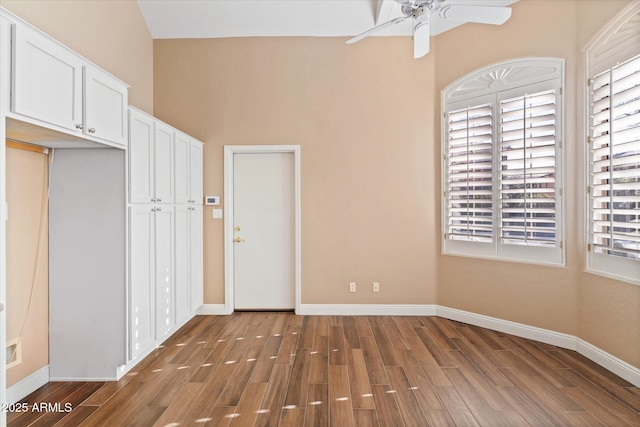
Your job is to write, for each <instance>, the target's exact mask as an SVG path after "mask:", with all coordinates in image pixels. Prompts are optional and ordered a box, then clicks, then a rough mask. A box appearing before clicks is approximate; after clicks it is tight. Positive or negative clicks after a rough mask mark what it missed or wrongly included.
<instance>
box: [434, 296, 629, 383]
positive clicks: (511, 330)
mask: <svg viewBox="0 0 640 427" xmlns="http://www.w3.org/2000/svg"><path fill="white" fill-rule="evenodd" d="M436 314H437V315H438V316H440V317H444V318H446V319H451V320H457V321H458V322H464V323H468V324H470V325H475V326H480V327H482V328H487V329H492V330H494V331H500V332H504V333H506V334H511V335H515V336H518V337H522V338H527V339H531V340H535V341H540V342H543V343H547V344H551V345H555V346H557V347H562V348H566V349H569V350H575V351H577V352H578V353H580V354H581V355H583V356H584V357H586V358H587V359H590V360H592V361H593V362H595V363H597V364H598V365H600V366H602V367H603V368H605V369H607V370H609V371H611V372H613V373H614V374H616V375H618V376H619V377H621V378H624V379H625V380H627V381H629V382H630V383H631V384H633V385H635V386H636V387H640V369H639V368H636V367H635V366H633V365H631V364H629V363H627V362H625V361H624V360H621V359H618V358H617V357H615V356H613V355H611V354H609V353H607V352H606V351H604V350H602V349H601V348H598V347H596V346H595V345H593V344H590V343H588V342H586V341H584V340H583V339H581V338H578V337H576V336H574V335H568V334H563V333H560V332H555V331H550V330H548V329H542V328H537V327H535V326H529V325H524V324H522V323H516V322H511V321H508V320H502V319H496V318H495V317H489V316H484V315H482V314H476V313H470V312H468V311H463V310H457V309H455V308H448V307H443V306H437V308H436Z"/></svg>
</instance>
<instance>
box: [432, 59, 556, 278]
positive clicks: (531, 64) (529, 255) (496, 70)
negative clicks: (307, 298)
mask: <svg viewBox="0 0 640 427" xmlns="http://www.w3.org/2000/svg"><path fill="white" fill-rule="evenodd" d="M563 82H564V59H561V58H523V59H516V60H510V61H505V62H501V63H498V64H494V65H491V66H488V67H485V68H482V69H480V70H476V71H474V72H472V73H470V74H468V75H466V76H464V77H462V78H460V79H458V80H457V81H455V82H453V83H452V84H450V85H449V86H447V87H446V88H445V89H444V90H443V91H442V105H441V108H442V116H441V120H442V138H441V143H442V153H443V156H442V160H441V161H442V163H441V164H442V167H441V172H442V177H441V179H442V181H441V182H442V194H443V203H442V221H441V223H442V227H443V232H442V236H441V242H442V245H441V253H442V254H443V255H453V256H462V257H472V258H481V259H493V260H502V261H514V262H519V263H526V264H537V265H546V266H555V267H565V265H566V264H565V262H566V261H565V260H566V256H565V246H566V245H565V244H564V242H565V232H564V230H565V215H564V212H565V203H564V200H565V197H563V191H564V168H563V159H564V145H565V144H564V143H563V141H564V134H565V133H564V123H565V120H564V115H565V112H564V110H565V109H564V93H563V89H562V87H563ZM548 89H558V90H559V92H558V101H559V104H558V106H557V111H558V116H557V117H558V119H557V120H558V122H557V125H556V127H557V130H558V132H557V134H556V144H557V145H556V190H557V191H556V207H557V209H556V212H557V216H556V218H557V240H558V245H556V247H554V248H543V247H532V246H517V245H503V244H501V243H500V237H499V233H498V230H499V223H500V217H499V207H500V206H499V202H497V201H499V199H500V196H499V192H500V186H499V185H497V180H496V179H495V176H494V181H493V182H494V185H493V220H494V239H493V240H494V241H493V242H491V243H485V242H469V241H456V240H449V239H446V237H445V233H446V232H447V228H448V206H447V205H448V203H447V198H446V191H447V182H448V163H447V157H446V153H447V149H448V145H447V129H448V127H447V113H448V112H449V111H452V110H456V109H460V108H464V107H466V106H470V105H479V104H482V103H485V102H487V101H490V102H492V103H493V105H494V106H497V105H499V101H500V99H504V98H509V97H512V96H517V95H523V94H524V93H525V92H538V91H543V90H548ZM493 126H494V129H497V127H498V126H499V114H495V115H494V124H493ZM499 145H500V143H499V141H494V146H493V152H494V155H493V169H492V170H493V174H495V173H499V170H500V155H499V153H498V151H497V150H498V149H499Z"/></svg>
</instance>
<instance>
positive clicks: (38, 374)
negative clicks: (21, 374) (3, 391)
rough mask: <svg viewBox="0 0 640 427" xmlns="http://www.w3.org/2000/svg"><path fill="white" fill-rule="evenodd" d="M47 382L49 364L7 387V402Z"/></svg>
mask: <svg viewBox="0 0 640 427" xmlns="http://www.w3.org/2000/svg"><path fill="white" fill-rule="evenodd" d="M48 382H49V365H47V366H45V367H42V368H40V369H38V370H37V371H35V372H34V373H33V374H31V375H29V376H28V377H25V378H23V379H21V380H20V381H18V382H17V383H15V384H14V385H12V386H11V387H8V388H7V403H16V402H19V401H21V400H22V399H24V398H25V397H27V396H28V395H30V394H31V393H33V392H34V391H36V390H37V389H39V388H40V387H42V386H43V385H45V384H47V383H48Z"/></svg>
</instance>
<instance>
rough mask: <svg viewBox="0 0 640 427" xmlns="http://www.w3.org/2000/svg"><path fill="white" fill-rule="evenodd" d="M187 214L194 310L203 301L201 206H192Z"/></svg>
mask: <svg viewBox="0 0 640 427" xmlns="http://www.w3.org/2000/svg"><path fill="white" fill-rule="evenodd" d="M190 212H191V213H190V215H189V263H190V268H189V272H190V282H191V311H192V312H193V311H196V310H197V309H198V308H200V306H202V304H203V303H204V301H203V285H204V279H203V268H204V267H203V254H202V250H203V244H202V239H203V236H202V231H203V230H202V227H203V216H202V206H193V207H192V209H191V211H190Z"/></svg>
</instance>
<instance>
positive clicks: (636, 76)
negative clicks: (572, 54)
mask: <svg viewBox="0 0 640 427" xmlns="http://www.w3.org/2000/svg"><path fill="white" fill-rule="evenodd" d="M586 53H587V58H586V59H587V73H588V74H587V75H588V76H589V78H588V82H587V84H588V86H587V87H588V90H587V92H588V96H587V99H588V106H587V114H588V117H587V126H588V129H587V136H588V156H587V159H588V162H589V164H588V197H587V200H588V213H589V220H588V221H587V238H588V240H587V242H588V245H587V258H588V260H587V266H588V269H589V270H591V271H594V272H598V273H602V274H606V275H610V276H614V277H617V278H621V279H625V280H631V281H635V282H638V283H640V3H638V2H635V3H633V4H632V5H631V6H630V7H628V8H626V9H625V10H623V11H622V13H621V14H620V15H618V17H617V18H615V19H614V20H613V21H612V22H611V23H610V24H609V25H608V26H607V27H605V28H604V29H603V30H602V31H601V32H600V33H599V34H598V36H597V37H596V38H595V39H594V41H593V42H592V43H591V44H590V45H589V47H588V48H587V51H586Z"/></svg>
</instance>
